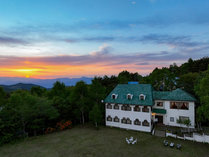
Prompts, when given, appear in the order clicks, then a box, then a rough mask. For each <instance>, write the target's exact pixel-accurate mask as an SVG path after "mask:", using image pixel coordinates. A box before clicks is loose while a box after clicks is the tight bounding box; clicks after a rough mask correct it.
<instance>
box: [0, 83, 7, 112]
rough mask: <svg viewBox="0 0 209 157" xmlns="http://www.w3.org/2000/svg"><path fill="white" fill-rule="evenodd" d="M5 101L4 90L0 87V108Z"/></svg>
mask: <svg viewBox="0 0 209 157" xmlns="http://www.w3.org/2000/svg"><path fill="white" fill-rule="evenodd" d="M5 103H6V93H5V92H4V89H3V88H2V87H0V109H1V107H2V106H3V105H5Z"/></svg>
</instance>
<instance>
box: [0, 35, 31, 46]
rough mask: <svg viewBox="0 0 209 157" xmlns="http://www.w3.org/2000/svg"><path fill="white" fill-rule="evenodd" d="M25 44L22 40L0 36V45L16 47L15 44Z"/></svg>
mask: <svg viewBox="0 0 209 157" xmlns="http://www.w3.org/2000/svg"><path fill="white" fill-rule="evenodd" d="M27 43H28V42H26V41H25V40H22V39H17V38H12V37H2V36H0V45H16V44H21V45H25V44H27Z"/></svg>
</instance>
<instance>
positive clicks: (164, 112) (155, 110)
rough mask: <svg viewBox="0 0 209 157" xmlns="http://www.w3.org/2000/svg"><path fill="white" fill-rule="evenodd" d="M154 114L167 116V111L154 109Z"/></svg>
mask: <svg viewBox="0 0 209 157" xmlns="http://www.w3.org/2000/svg"><path fill="white" fill-rule="evenodd" d="M152 112H153V113H160V114H166V110H165V109H158V108H154V109H152Z"/></svg>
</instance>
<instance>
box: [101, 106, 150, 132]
mask: <svg viewBox="0 0 209 157" xmlns="http://www.w3.org/2000/svg"><path fill="white" fill-rule="evenodd" d="M106 105H107V104H106ZM106 105H105V108H106ZM111 105H112V109H107V108H106V125H107V126H114V127H119V128H125V129H130V130H139V131H145V132H151V108H150V107H149V106H148V108H149V113H148V112H142V108H143V106H140V109H141V110H140V112H135V111H134V105H130V107H131V111H124V110H121V106H122V104H119V110H116V109H114V106H113V105H114V104H111ZM109 115H110V116H111V117H112V119H114V117H115V116H117V117H118V118H119V119H120V122H113V121H112V122H110V121H107V116H109ZM123 117H125V118H129V119H130V120H131V121H132V124H123V123H121V120H122V118H123ZM135 119H139V121H141V125H140V126H138V125H134V121H135ZM144 120H147V121H148V122H149V123H150V126H148V127H147V126H142V122H143V121H144Z"/></svg>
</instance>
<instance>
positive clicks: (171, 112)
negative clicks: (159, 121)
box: [154, 100, 195, 128]
mask: <svg viewBox="0 0 209 157" xmlns="http://www.w3.org/2000/svg"><path fill="white" fill-rule="evenodd" d="M157 101H161V100H156V101H155V105H154V108H163V109H165V110H166V114H165V115H164V119H163V123H164V124H165V125H171V126H179V127H187V126H186V125H183V124H181V125H180V124H178V123H177V119H179V116H184V117H189V119H190V121H191V126H190V127H191V128H194V127H195V104H194V102H189V110H181V109H170V101H163V103H164V104H163V107H157V106H156V102H157ZM170 117H174V122H170Z"/></svg>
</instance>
